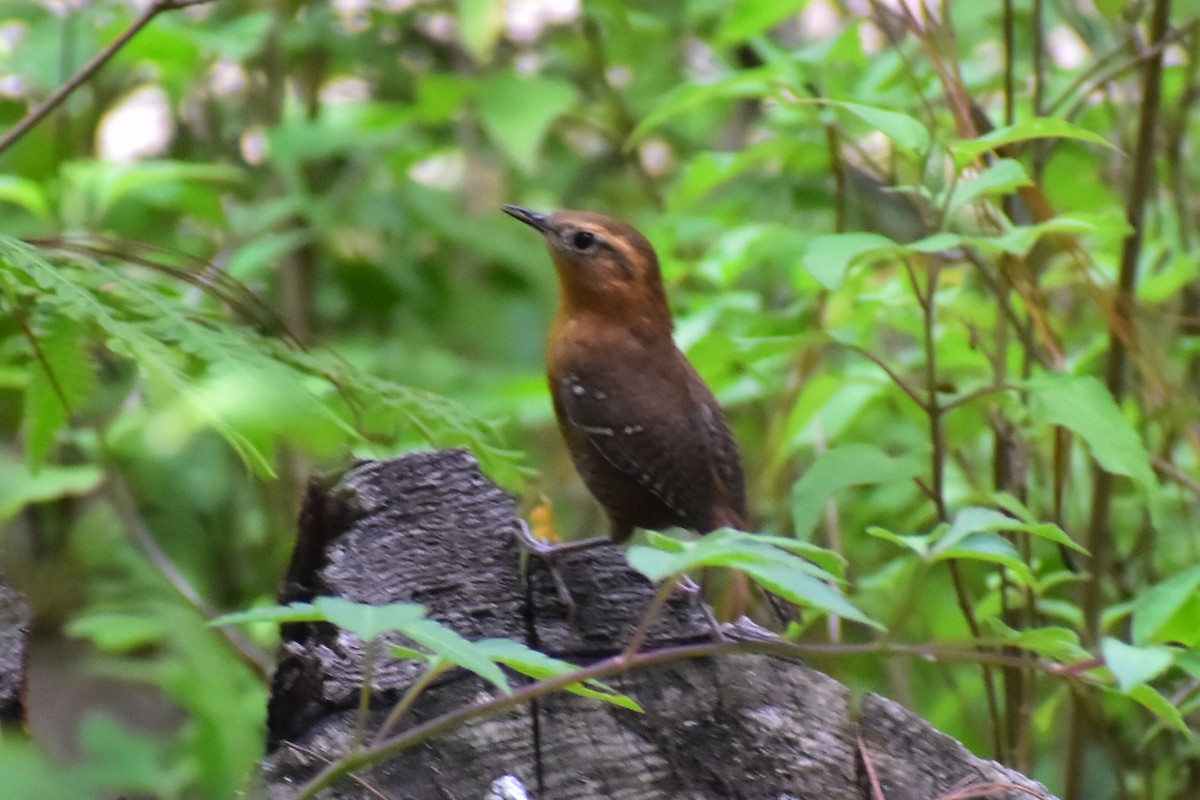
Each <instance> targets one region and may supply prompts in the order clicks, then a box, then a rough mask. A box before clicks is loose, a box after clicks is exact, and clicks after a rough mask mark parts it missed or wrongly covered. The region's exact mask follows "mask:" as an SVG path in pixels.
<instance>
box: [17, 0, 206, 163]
mask: <svg viewBox="0 0 1200 800" xmlns="http://www.w3.org/2000/svg"><path fill="white" fill-rule="evenodd" d="M208 2H211V0H157V2H154V3H151V4H150V5H149V6H148V7H147V8H146V10H145V11H143V12H142V13H141V14H139V15H138V18H137V19H135V20H134V21H133V22H132V23H131V24H130V26H129V27H128V28H126V29H125V30H124V31H122V33H121V35H120V36H118V37H117V38H116V39H115V40H114V41H113V43H112V44H110V45H109V46H108V47H106V48H104V49H103V50H101V51H100V52H99V53H97V54H96V56H95V57H94V58H93V59H92V60H91V61H89V62H88V63H87V64H85V65H84V66H83V68H82V69H81V70H79V71H78V72H76V73H75V74H74V75H72V76H71V79H70V80H68V81H67V82H66V83H64V84H63V85H62V86H60V87H59V88H58V91H56V92H55V93H54V94H52V95H50V96H49V97H48V98H46V99H45V100H44V101H42V103H41V105H39V106H37V107H36V108H34V109H33V110H31V111H30V112H29V113H28V114H26V115H25V117H24V118H23V119H22V120H21V121H20V122H18V123H17V124H16V125H14V126H13V127H12V128H10V129H9V131H8V133H6V134H4V136H3V137H0V153H3V152H4V151H5V150H7V149H8V148H9V147H12V145H14V144H16V142H17V140H19V139H20V138H21V137H22V136H24V135H25V134H26V133H28V132H29V131H30V130H31V129H32V128H33V126H34V125H37V124H38V123H39V122H41V121H42V120H43V119H45V118H46V117H47V116H48V115H49V114H50V112H51V111H53V110H54V109H56V108H58V107H59V106H60V105H62V103H63V101H64V100H66V99H67V97H69V96H70V95H71V93H72V92H74V91H75V90H76V89H78V88H79V87H80V86H82V85H83V84H84V83H86V82H87V81H88V79H89V78H91V77H92V75H94V74H96V72H97V71H98V70H99V69H100V68H101V67H103V66H104V65H105V64H107V63H108V62H109V60H110V59H112V57H113V56H115V55H116V54H117V53H118V52H120V51H121V48H123V47H124V46H125V45H127V44H129V41H130V40H131V39H133V37H134V36H137V34H138V33H139V32H140V31H141V30H142V28H144V27H146V26H147V25H149V24H150V21H151V20H152V19H154V18H155V17H157V16H158V15H159V14H161V13H163V12H164V11H174V10H175V9H178V8H187V7H188V6H198V5H201V4H203V3H208Z"/></svg>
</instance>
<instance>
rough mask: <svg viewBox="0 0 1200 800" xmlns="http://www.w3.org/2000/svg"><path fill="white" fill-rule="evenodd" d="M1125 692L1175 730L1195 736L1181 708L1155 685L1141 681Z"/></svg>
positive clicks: (1188, 735) (1190, 736) (1191, 736)
mask: <svg viewBox="0 0 1200 800" xmlns="http://www.w3.org/2000/svg"><path fill="white" fill-rule="evenodd" d="M1125 694H1127V695H1128V696H1129V697H1131V698H1132V699H1133V700H1135V701H1137V702H1138V703H1139V704H1140V705H1141V706H1142V707H1144V708H1146V709H1147V710H1149V711H1150V712H1151V713H1153V714H1154V716H1156V717H1158V718H1159V719H1160V720H1162V721H1163V722H1165V723H1167V724H1168V725H1170V726H1171V727H1173V728H1174V729H1175V730H1177V731H1179V732H1180V733H1182V734H1184V735H1186V736H1187V737H1189V738H1195V736H1196V734H1195V732H1194V731H1192V729H1191V727H1190V726H1189V725H1188V723H1187V721H1186V720H1185V719H1184V718H1183V716H1182V715H1181V714H1180V713H1179V709H1178V708H1176V707H1175V704H1174V703H1172V702H1171V701H1170V700H1168V699H1167V698H1165V697H1163V696H1162V693H1161V692H1159V691H1158V690H1157V689H1155V688H1154V687H1153V686H1150V685H1149V684H1145V683H1141V684H1138V685H1137V686H1134V687H1132V688H1131V689H1130V690H1129V691H1128V692H1126V693H1125Z"/></svg>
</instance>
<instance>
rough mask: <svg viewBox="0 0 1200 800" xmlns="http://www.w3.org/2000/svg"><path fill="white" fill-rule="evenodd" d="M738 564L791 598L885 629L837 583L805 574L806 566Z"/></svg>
mask: <svg viewBox="0 0 1200 800" xmlns="http://www.w3.org/2000/svg"><path fill="white" fill-rule="evenodd" d="M735 563H736V562H735ZM730 566H733V564H731V565H730ZM736 568H737V569H740V570H742V571H743V572H745V573H746V574H748V575H749V576H750V577H751V578H753V579H754V580H755V581H756V582H757V583H758V584H760V585H761V586H762V587H763V588H764V589H766V590H767V591H769V592H771V593H773V594H776V595H778V596H780V597H782V598H783V599H784V600H787V601H788V602H791V603H795V604H796V605H798V606H802V607H804V608H810V609H816V610H817V611H824V612H825V613H827V614H832V615H835V616H838V617H842V618H843V619H848V620H853V621H855V622H860V623H862V624H863V625H868V626H870V627H872V628H876V629H878V630H885V628H884V626H883V625H881V624H880V623H878V622H876V621H875V620H873V619H871V618H870V617H869V616H867V615H866V614H864V613H863V612H862V611H860V610H859V609H858V608H857V607H856V606H855V605H854V604H853V603H851V602H850V601H849V600H847V599H846V597H845V595H843V594H842V593H841V592H839V591H838V590H837V589H835V588H833V586H831V585H830V584H828V583H825V582H824V581H820V580H817V579H816V578H814V577H812V576H811V575H807V574H805V571H803V570H798V569H794V568H789V566H788V565H783V564H756V563H740V564H736Z"/></svg>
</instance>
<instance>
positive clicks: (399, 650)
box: [388, 644, 445, 664]
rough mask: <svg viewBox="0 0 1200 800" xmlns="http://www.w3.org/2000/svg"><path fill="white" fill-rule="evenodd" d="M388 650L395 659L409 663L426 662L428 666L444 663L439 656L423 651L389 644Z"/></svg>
mask: <svg viewBox="0 0 1200 800" xmlns="http://www.w3.org/2000/svg"><path fill="white" fill-rule="evenodd" d="M388 650H390V651H391V653H392V655H394V656H395V657H396V658H403V659H407V660H409V661H428V662H429V663H430V664H441V663H444V662H445V659H443V658H442V657H441V656H435V655H430V654H429V653H426V652H425V651H424V650H417V649H415V648H412V647H404V646H403V645H399V644H389V645H388Z"/></svg>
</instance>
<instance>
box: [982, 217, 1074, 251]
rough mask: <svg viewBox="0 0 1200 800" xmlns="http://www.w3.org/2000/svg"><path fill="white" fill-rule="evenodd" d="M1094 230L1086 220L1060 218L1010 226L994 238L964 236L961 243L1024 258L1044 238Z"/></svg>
mask: <svg viewBox="0 0 1200 800" xmlns="http://www.w3.org/2000/svg"><path fill="white" fill-rule="evenodd" d="M1096 229H1097V226H1096V225H1093V224H1092V223H1091V222H1088V221H1087V220H1084V219H1078V218H1075V217H1063V216H1060V217H1055V218H1054V219H1052V220H1047V221H1046V222H1040V223H1038V224H1037V225H1012V226H1010V227H1008V228H1007V229H1006V230H1004V231H1003V232H1002V233H999V234H997V235H996V236H964V237H963V241H965V242H967V243H969V244H972V245H974V246H975V247H978V248H979V249H980V250H982V251H983V252H985V253H996V252H1000V253H1009V254H1011V255H1016V256H1025V255H1027V254H1028V253H1029V251H1030V250H1031V249H1033V246H1034V245H1035V244H1037V243H1038V242H1039V241H1040V240H1041V239H1042V237H1044V236H1048V235H1050V234H1053V233H1063V234H1082V233H1092V232H1093V231H1095V230H1096Z"/></svg>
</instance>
